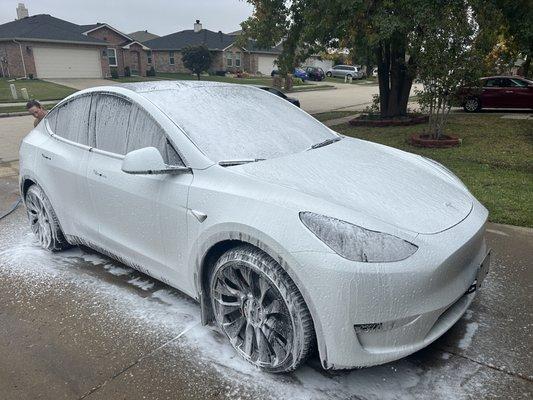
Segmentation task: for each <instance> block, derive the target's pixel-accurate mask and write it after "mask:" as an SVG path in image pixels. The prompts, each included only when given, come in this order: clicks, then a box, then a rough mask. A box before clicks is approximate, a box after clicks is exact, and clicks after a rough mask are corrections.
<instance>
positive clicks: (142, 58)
mask: <svg viewBox="0 0 533 400" xmlns="http://www.w3.org/2000/svg"><path fill="white" fill-rule="evenodd" d="M87 36H90V37H93V38H96V39H100V40H105V41H106V42H108V43H109V45H108V46H107V47H108V48H113V49H115V51H116V54H117V67H116V68H117V72H118V74H119V76H124V68H125V67H130V71H131V70H132V66H133V65H134V63H135V61H134V60H135V59H138V60H139V67H138V71H139V75H142V76H145V75H146V70H147V69H148V68H149V67H148V57H147V55H146V52H145V51H144V50H142V47H141V46H140V45H138V44H134V45H132V46H131V47H130V49H129V50H128V49H123V48H122V47H123V46H124V44H125V43H127V42H128V41H129V40H128V39H127V38H125V37H124V36H122V35H120V34H118V33H116V32H115V31H113V30H112V29H109V28H107V27H105V26H103V27H101V28H99V29H97V30H95V31H93V32H89V33H88V34H87Z"/></svg>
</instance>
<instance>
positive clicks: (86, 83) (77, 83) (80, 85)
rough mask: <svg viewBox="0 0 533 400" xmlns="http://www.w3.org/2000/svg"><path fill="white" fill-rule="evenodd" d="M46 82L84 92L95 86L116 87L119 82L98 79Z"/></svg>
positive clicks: (65, 79) (62, 79) (57, 79)
mask: <svg viewBox="0 0 533 400" xmlns="http://www.w3.org/2000/svg"><path fill="white" fill-rule="evenodd" d="M44 80H45V81H48V82H52V83H57V84H58V85H63V86H68V87H71V88H73V89H77V90H83V89H87V88H91V87H95V86H114V85H117V84H118V82H114V81H111V80H108V79H97V78H54V79H44Z"/></svg>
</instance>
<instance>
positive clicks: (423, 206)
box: [231, 138, 473, 234]
mask: <svg viewBox="0 0 533 400" xmlns="http://www.w3.org/2000/svg"><path fill="white" fill-rule="evenodd" d="M231 168H232V170H233V171H235V172H240V173H244V174H246V175H248V176H252V177H254V178H256V179H259V180H262V181H266V182H269V183H273V184H277V185H280V186H284V187H288V188H292V189H295V190H297V191H300V192H302V193H305V194H308V195H311V196H314V197H317V198H321V199H324V200H325V201H328V202H331V203H333V204H337V205H340V206H344V207H347V208H350V209H353V210H356V211H358V212H362V213H364V214H366V215H369V216H372V217H374V218H377V219H379V220H381V221H384V222H386V223H388V224H391V225H394V226H396V227H398V228H400V229H406V230H410V231H413V232H417V233H422V234H432V233H437V232H441V231H443V230H446V229H448V228H450V227H452V226H454V225H456V224H457V223H459V222H460V221H462V220H463V219H464V218H466V217H467V216H468V214H469V213H470V211H471V209H472V205H473V201H472V197H471V195H470V194H469V193H468V192H467V191H466V190H464V189H463V188H461V187H460V186H459V185H458V184H456V183H455V182H453V180H452V179H450V177H448V176H447V175H446V174H445V173H444V172H442V171H441V170H439V169H438V168H435V167H433V166H431V165H429V163H428V162H426V161H424V160H423V159H422V158H420V157H418V156H415V155H412V154H409V153H406V152H403V151H400V150H396V149H393V148H390V147H386V146H382V145H377V144H375V143H371V142H366V141H363V140H357V139H352V138H344V139H343V140H341V141H339V142H336V143H333V144H330V145H327V146H325V147H321V148H317V149H313V150H309V151H305V152H301V153H297V154H294V155H291V156H286V157H280V158H276V159H271V160H266V161H261V162H256V163H250V164H245V165H241V166H237V167H231ZM302 211H305V210H302ZM349 222H357V221H349Z"/></svg>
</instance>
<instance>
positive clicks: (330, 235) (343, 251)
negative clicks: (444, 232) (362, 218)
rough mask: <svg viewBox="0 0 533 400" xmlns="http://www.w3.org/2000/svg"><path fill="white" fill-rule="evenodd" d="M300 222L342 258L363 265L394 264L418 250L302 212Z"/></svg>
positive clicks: (379, 234)
mask: <svg viewBox="0 0 533 400" xmlns="http://www.w3.org/2000/svg"><path fill="white" fill-rule="evenodd" d="M300 220H301V221H302V223H303V224H304V225H305V226H306V227H307V228H308V229H309V230H310V231H311V232H313V233H314V234H315V235H316V237H318V238H319V239H320V240H321V241H323V242H324V243H325V244H326V245H328V246H329V247H330V248H331V249H332V250H333V251H334V252H335V253H337V254H338V255H340V256H341V257H344V258H347V259H348V260H352V261H361V262H393V261H401V260H404V259H406V258H407V257H410V256H412V255H413V254H414V253H415V252H416V251H417V250H418V246H415V245H414V244H412V243H409V242H408V241H406V240H403V239H400V238H398V237H396V236H393V235H389V234H387V233H382V232H376V231H371V230H369V229H365V228H361V227H360V226H357V225H353V224H350V223H349V222H346V221H342V220H340V219H336V218H331V217H326V216H325V215H320V214H315V213H312V212H308V211H305V212H301V213H300Z"/></svg>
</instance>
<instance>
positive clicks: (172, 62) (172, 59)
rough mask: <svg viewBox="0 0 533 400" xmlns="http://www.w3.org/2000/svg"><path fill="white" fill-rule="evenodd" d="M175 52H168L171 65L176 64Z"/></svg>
mask: <svg viewBox="0 0 533 400" xmlns="http://www.w3.org/2000/svg"><path fill="white" fill-rule="evenodd" d="M174 61H175V60H174V52H173V51H169V52H168V63H169V64H170V65H174Z"/></svg>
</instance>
